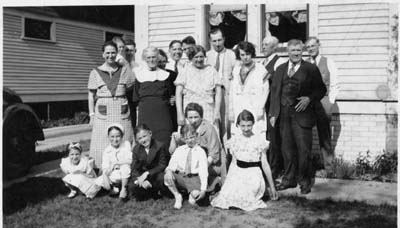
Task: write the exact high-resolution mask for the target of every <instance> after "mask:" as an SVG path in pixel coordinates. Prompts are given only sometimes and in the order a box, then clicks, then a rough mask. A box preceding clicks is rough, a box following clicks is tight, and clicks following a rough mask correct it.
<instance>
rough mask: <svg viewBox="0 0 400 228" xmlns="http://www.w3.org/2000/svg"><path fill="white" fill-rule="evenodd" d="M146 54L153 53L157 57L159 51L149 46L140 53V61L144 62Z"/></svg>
mask: <svg viewBox="0 0 400 228" xmlns="http://www.w3.org/2000/svg"><path fill="white" fill-rule="evenodd" d="M148 52H155V53H156V56H158V54H159V53H160V51H159V50H158V48H156V47H153V46H149V47H147V48H145V49H144V50H143V52H142V59H143V60H145V59H146V55H147V53H148Z"/></svg>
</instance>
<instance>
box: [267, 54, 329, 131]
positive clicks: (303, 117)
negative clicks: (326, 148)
mask: <svg viewBox="0 0 400 228" xmlns="http://www.w3.org/2000/svg"><path fill="white" fill-rule="evenodd" d="M288 66H289V62H286V63H284V64H282V65H280V66H279V67H278V68H277V69H276V72H275V75H274V78H273V79H272V86H271V107H270V113H269V119H270V118H271V117H275V118H276V123H277V121H278V118H279V114H280V111H281V110H280V108H281V96H282V83H283V78H284V76H285V75H287V72H288ZM296 74H297V76H296V77H297V78H298V79H299V86H300V92H299V97H302V96H307V97H309V98H310V104H309V105H308V107H307V108H306V109H305V110H304V111H302V112H296V114H295V119H296V121H297V123H298V124H299V125H300V126H302V127H306V128H311V127H313V126H314V125H315V114H314V111H313V108H312V107H311V106H313V105H314V103H315V102H319V101H320V100H321V98H322V97H323V96H324V95H325V94H326V87H325V84H324V83H323V82H322V77H321V73H320V71H319V69H318V67H317V66H315V65H313V64H311V63H309V62H306V61H304V60H302V61H301V64H300V67H299V69H298V70H297V72H296Z"/></svg>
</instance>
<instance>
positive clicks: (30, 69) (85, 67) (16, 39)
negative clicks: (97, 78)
mask: <svg viewBox="0 0 400 228" xmlns="http://www.w3.org/2000/svg"><path fill="white" fill-rule="evenodd" d="M3 18H4V27H3V31H4V37H3V42H4V48H3V52H4V58H3V85H4V86H7V87H9V88H11V89H13V90H15V91H16V92H17V93H18V94H19V95H20V96H21V98H22V99H23V101H24V102H52V101H71V100H86V99H87V82H88V76H89V72H90V70H91V69H92V68H94V67H96V66H98V65H101V64H102V62H103V59H102V57H101V45H102V44H103V43H104V31H108V30H107V29H106V28H104V29H100V28H99V27H98V26H93V27H95V28H92V29H91V28H88V26H79V25H78V23H76V22H75V23H71V24H69V23H68V22H64V21H58V20H56V19H55V20H54V21H55V23H56V27H55V37H56V40H55V42H46V41H37V40H27V39H21V32H22V29H21V27H22V17H21V16H18V15H15V14H14V13H11V14H8V13H7V12H6V11H5V12H4V17H3ZM38 19H40V17H39V18H38ZM129 35H130V37H133V34H129Z"/></svg>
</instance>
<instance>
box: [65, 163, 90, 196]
mask: <svg viewBox="0 0 400 228" xmlns="http://www.w3.org/2000/svg"><path fill="white" fill-rule="evenodd" d="M60 167H61V169H62V170H63V172H65V173H66V174H67V175H66V176H65V177H64V178H63V179H62V180H63V181H64V182H65V183H67V184H69V185H72V186H74V187H76V188H78V189H79V190H80V191H81V192H82V193H83V194H85V195H88V194H91V193H92V191H93V190H94V188H93V186H94V184H95V177H96V173H95V172H94V170H93V160H89V159H88V158H87V157H86V156H82V157H81V160H80V161H79V163H78V164H77V165H74V164H72V163H71V160H70V158H69V157H66V158H63V159H61V164H60Z"/></svg>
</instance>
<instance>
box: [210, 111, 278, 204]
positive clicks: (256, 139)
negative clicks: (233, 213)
mask: <svg viewBox="0 0 400 228" xmlns="http://www.w3.org/2000/svg"><path fill="white" fill-rule="evenodd" d="M254 121H255V120H254V116H253V114H251V112H249V111H247V110H243V111H242V112H241V113H240V114H239V116H238V118H237V121H236V125H237V126H238V127H239V128H240V130H241V134H238V135H234V136H232V138H231V139H229V140H228V142H227V145H226V146H227V148H228V149H229V150H230V153H231V154H232V162H231V165H230V168H229V171H228V175H227V176H226V180H225V182H224V185H223V186H222V188H221V191H220V192H219V194H218V196H217V197H216V198H214V199H213V200H212V201H211V205H212V206H213V207H219V208H222V209H229V208H230V207H233V208H240V209H242V210H245V211H252V210H256V209H258V208H265V207H267V205H266V204H265V203H264V202H263V201H262V200H261V198H262V197H263V195H264V192H265V188H266V187H265V181H264V178H263V175H262V172H264V174H265V176H266V177H267V180H268V184H269V186H270V188H271V195H270V198H271V199H272V200H277V199H278V194H277V192H276V190H275V186H274V182H273V180H272V175H271V169H270V167H269V164H268V161H267V159H266V150H267V149H268V144H269V142H268V141H266V140H265V137H264V136H263V135H261V134H259V135H255V134H254V133H253V131H252V129H253V125H254Z"/></svg>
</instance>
